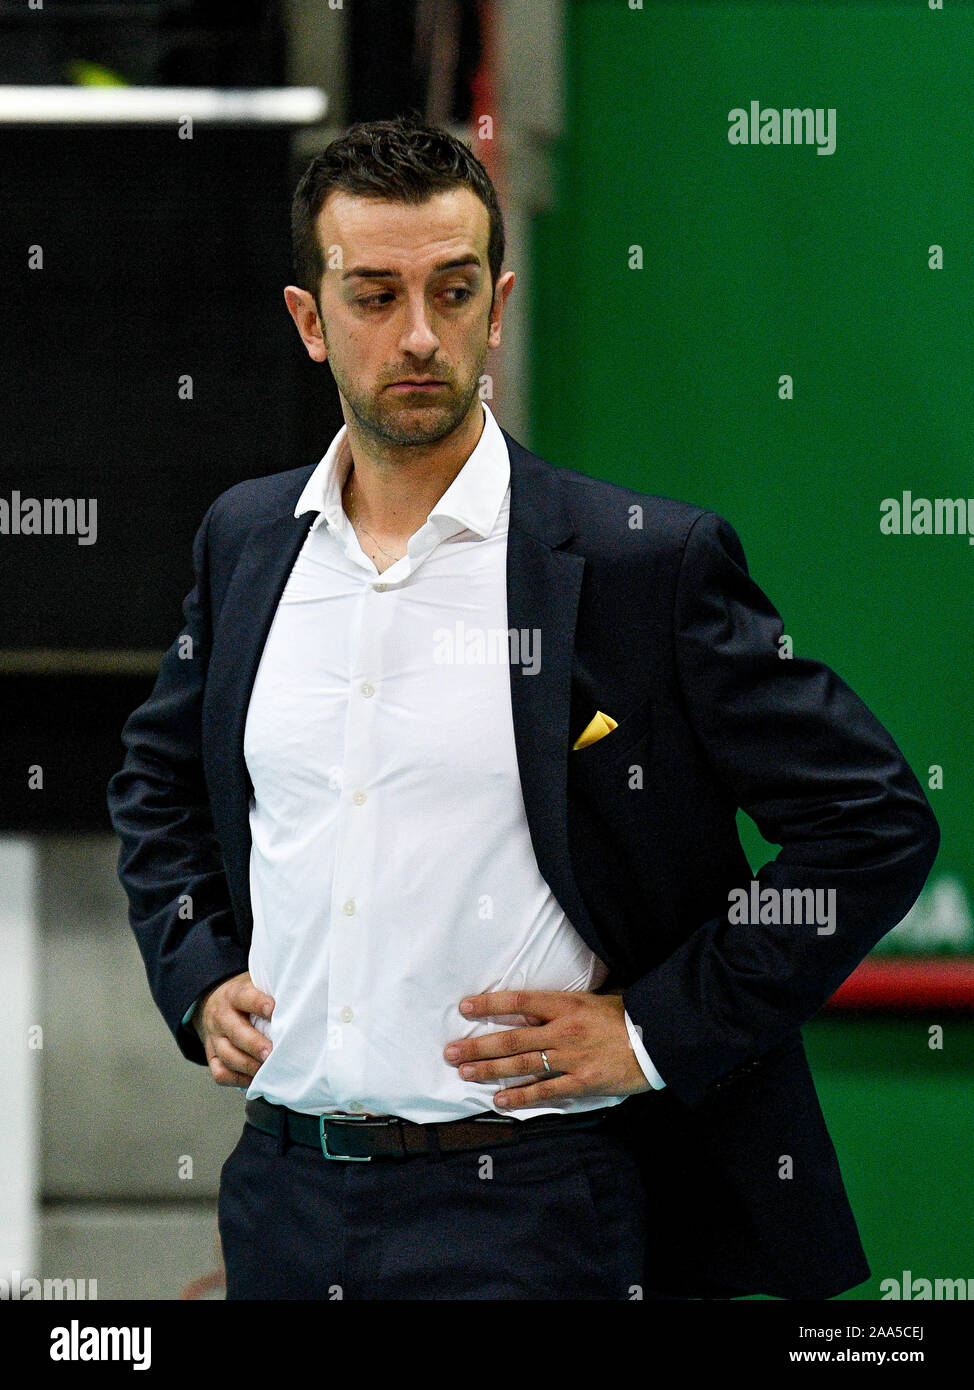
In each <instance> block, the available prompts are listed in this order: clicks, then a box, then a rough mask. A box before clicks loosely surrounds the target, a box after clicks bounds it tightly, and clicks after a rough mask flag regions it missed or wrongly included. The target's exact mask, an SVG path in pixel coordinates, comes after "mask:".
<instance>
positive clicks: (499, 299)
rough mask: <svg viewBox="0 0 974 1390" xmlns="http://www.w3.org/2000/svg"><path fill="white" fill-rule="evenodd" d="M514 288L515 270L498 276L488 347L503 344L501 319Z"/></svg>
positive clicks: (491, 311) (491, 309) (491, 308)
mask: <svg viewBox="0 0 974 1390" xmlns="http://www.w3.org/2000/svg"><path fill="white" fill-rule="evenodd" d="M513 288H514V271H513V270H509V271H507V272H506V274H504V275H501V276H499V277H498V280H497V284H496V285H495V286H494V298H493V300H492V302H491V306H490V334H489V336H488V338H487V346H488V347H492V348H496V347H500V345H501V319H502V317H503V314H504V305H505V304H506V303H507V296H508V295H509V294H510V292H511V290H512V289H513Z"/></svg>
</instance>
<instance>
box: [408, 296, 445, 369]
mask: <svg viewBox="0 0 974 1390" xmlns="http://www.w3.org/2000/svg"><path fill="white" fill-rule="evenodd" d="M407 312H408V314H409V321H408V323H407V325H406V328H405V330H404V332H403V335H402V338H401V340H400V346H401V347H402V349H403V351H405V352H409V353H411V354H412V355H413V356H414V357H431V356H432V355H433V353H434V352H435V351H436V350H437V348H438V347H439V345H440V340H439V338H438V337H437V336H436V334H435V333H434V332H433V329H432V326H431V324H430V321H429V311H428V309H427V306H426V304H425V303H424V304H419V305H415V306H412V305H411V306H410V307H409V309H408V311H407Z"/></svg>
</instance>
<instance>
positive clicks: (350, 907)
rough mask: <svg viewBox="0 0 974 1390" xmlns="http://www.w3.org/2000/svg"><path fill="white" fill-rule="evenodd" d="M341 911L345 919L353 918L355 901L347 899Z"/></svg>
mask: <svg viewBox="0 0 974 1390" xmlns="http://www.w3.org/2000/svg"><path fill="white" fill-rule="evenodd" d="M342 911H343V912H344V914H345V916H346V917H354V916H355V899H354V898H349V900H348V902H347V903H345V905H344V907H343V908H342Z"/></svg>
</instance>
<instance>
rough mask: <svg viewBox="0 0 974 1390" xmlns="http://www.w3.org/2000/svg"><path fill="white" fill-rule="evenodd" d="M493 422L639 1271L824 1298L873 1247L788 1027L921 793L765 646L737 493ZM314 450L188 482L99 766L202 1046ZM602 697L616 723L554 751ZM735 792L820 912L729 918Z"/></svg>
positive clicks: (545, 775)
mask: <svg viewBox="0 0 974 1390" xmlns="http://www.w3.org/2000/svg"><path fill="white" fill-rule="evenodd" d="M504 438H505V440H506V442H507V446H508V450H509V453H510V460H511V506H510V529H509V535H508V546H507V599H508V626H509V627H510V628H515V629H529V630H537V632H538V633H539V634H540V652H541V662H540V669H539V670H538V671H536V672H533V673H532V669H531V668H530V667H527V666H522V665H518V664H513V663H512V665H511V699H512V705H513V717H514V733H515V742H516V748H517V760H518V768H519V772H520V778H521V788H522V792H523V797H524V806H525V810H526V813H527V820H528V825H529V828H530V832H531V841H532V844H533V847H534V851H535V854H536V856H537V861H538V866H539V868H540V870H541V873H542V875H543V876H544V878H545V880H546V881H547V883H548V884H549V886H550V888H551V890H552V892H553V893H554V895H555V897H556V898H557V900H558V902H559V903H560V904H561V906H562V908H563V909H564V911H565V913H566V914H567V916H568V919H569V921H570V922H571V923H572V925H573V926H574V927H575V929H576V930H577V931H578V932H579V933H580V935H581V936H582V937H583V938H584V939H585V941H586V942H587V943H588V945H589V946H590V947H591V948H592V950H593V951H594V952H595V953H596V954H597V955H598V956H599V957H600V958H601V959H602V960H603V961H605V962H606V964H607V966H608V967H609V972H610V973H609V977H608V979H607V980H606V981H605V983H604V985H603V986H602V988H603V989H620V988H621V990H622V997H623V1002H624V1004H625V1007H626V1008H627V1010H628V1011H629V1014H630V1017H631V1018H632V1019H633V1021H634V1022H635V1023H636V1024H637V1025H639V1026H640V1027H641V1029H642V1036H643V1040H644V1042H645V1045H646V1047H647V1049H648V1051H649V1055H650V1057H651V1058H652V1060H653V1062H654V1063H655V1065H656V1066H657V1068H658V1069H659V1072H660V1074H661V1075H662V1077H663V1079H664V1080H665V1081H666V1083H667V1085H666V1089H665V1090H663V1091H659V1092H656V1091H653V1092H644V1093H640V1094H639V1095H635V1096H631V1097H629V1098H627V1099H626V1100H625V1101H624V1102H623V1103H622V1104H621V1105H620V1106H617V1107H615V1108H614V1109H613V1110H612V1111H611V1112H610V1116H609V1121H608V1123H609V1124H610V1126H612V1127H615V1128H616V1129H617V1130H618V1132H619V1133H620V1134H625V1136H626V1137H627V1139H628V1141H629V1142H630V1143H631V1144H633V1145H634V1146H635V1148H636V1151H637V1153H638V1155H639V1160H640V1164H641V1168H642V1171H643V1173H644V1176H645V1179H646V1182H647V1186H648V1190H649V1217H650V1219H649V1238H648V1241H647V1246H646V1280H647V1284H648V1286H649V1287H650V1288H652V1289H654V1290H656V1291H658V1292H661V1293H664V1294H668V1295H671V1296H676V1297H717V1298H720V1297H734V1296H739V1295H743V1294H750V1293H765V1294H771V1295H775V1296H778V1297H784V1298H827V1297H831V1296H832V1295H834V1294H836V1293H839V1292H841V1291H842V1290H844V1289H847V1288H850V1287H851V1286H853V1285H854V1284H857V1283H860V1282H861V1281H862V1280H864V1279H866V1278H867V1277H868V1276H869V1266H868V1264H867V1262H866V1259H865V1255H864V1253H863V1250H862V1246H861V1243H860V1239H859V1233H858V1230H857V1228H856V1224H855V1220H854V1218H853V1215H852V1212H851V1210H850V1207H849V1203H848V1200H847V1196H846V1193H845V1189H844V1187H843V1183H842V1178H841V1174H840V1171H839V1167H838V1163H837V1160H836V1156H835V1151H834V1149H833V1146H832V1143H831V1139H830V1137H829V1133H828V1130H827V1128H826V1125H825V1121H824V1119H823V1116H822V1112H821V1109H820V1106H819V1102H818V1098H817V1095H816V1092H815V1087H814V1083H813V1081H812V1078H811V1075H810V1072H809V1068H808V1064H807V1061H806V1058H805V1052H804V1048H803V1044H802V1037H801V1031H800V1027H801V1024H802V1023H803V1022H805V1021H806V1020H807V1019H810V1018H811V1017H812V1016H813V1015H814V1014H815V1013H816V1012H817V1011H818V1010H819V1009H820V1008H821V1007H822V1005H823V1004H824V1003H825V1001H826V1000H827V999H828V998H829V997H830V996H831V995H832V994H833V992H834V991H835V990H836V989H837V988H838V986H839V985H840V984H841V983H842V981H843V980H844V979H845V978H846V977H847V976H848V975H849V974H850V973H851V972H852V970H853V969H854V968H855V967H856V965H858V963H859V962H860V961H861V960H862V958H863V957H864V956H865V955H866V954H867V952H868V951H869V950H870V949H871V948H872V946H873V945H874V944H875V943H876V942H877V941H878V940H879V939H880V937H882V936H883V935H884V933H886V932H887V931H889V930H890V928H891V927H893V926H894V925H895V924H896V923H897V922H898V921H899V920H900V919H901V918H902V917H903V916H905V914H906V912H907V911H908V910H909V908H910V907H911V906H912V905H913V903H914V902H915V900H916V898H917V897H918V895H919V893H920V890H921V888H922V886H923V884H924V881H925V879H926V877H927V874H928V873H929V870H930V867H931V865H932V863H933V861H934V858H935V856H936V852H937V848H938V844H939V838H940V837H939V830H938V827H937V823H936V820H935V819H934V816H933V813H932V811H931V809H930V806H929V803H928V802H927V799H926V797H925V795H924V793H923V791H922V789H921V787H920V785H919V783H918V781H917V779H916V778H915V776H914V775H913V773H912V772H911V770H910V768H909V766H908V765H907V763H906V761H905V759H904V757H903V755H902V753H901V752H900V750H899V748H898V747H897V746H896V744H895V743H894V742H893V740H892V738H891V737H890V735H889V734H888V733H887V732H886V730H885V729H884V728H883V727H882V726H881V725H880V724H879V722H878V721H877V720H876V719H875V718H874V717H873V715H872V714H871V713H870V711H869V710H868V709H867V708H866V707H865V705H864V704H863V703H862V702H861V701H860V700H859V698H858V697H857V696H856V695H855V694H854V693H853V691H852V690H850V688H849V687H848V686H847V685H846V684H845V683H844V682H843V681H842V680H840V679H839V677H838V676H837V675H835V673H834V672H833V671H831V670H830V669H829V668H828V667H827V666H825V665H823V664H821V663H820V662H817V661H812V660H809V659H807V658H804V657H798V656H795V657H792V658H790V659H788V658H786V657H783V655H782V648H781V645H780V644H779V638H780V637H781V636H782V633H783V625H782V621H781V618H780V617H779V615H778V613H777V611H776V610H775V608H774V607H773V605H772V604H771V602H770V601H769V600H768V598H767V597H766V596H765V595H764V593H763V592H762V591H761V589H759V588H758V586H757V585H756V584H755V583H754V582H753V580H752V579H751V578H750V577H749V574H748V570H747V563H746V561H745V558H744V553H743V550H742V548H741V544H740V541H739V540H738V537H737V535H736V533H735V532H734V530H733V528H732V527H731V526H730V525H729V524H728V523H727V521H725V520H724V519H723V518H722V517H720V516H718V515H717V514H716V513H714V512H711V511H707V510H705V509H703V508H700V507H694V506H690V505H688V504H686V503H683V502H678V501H674V500H671V499H669V498H663V497H654V496H648V495H646V494H642V493H638V492H635V491H632V490H629V489H626V488H622V487H619V486H617V485H615V484H612V483H607V482H603V481H599V480H597V479H594V478H590V477H587V476H586V475H584V474H582V473H579V472H576V471H574V470H571V469H567V468H556V467H553V466H551V465H550V464H548V463H546V462H544V461H543V460H542V459H540V458H538V457H537V456H536V455H534V454H532V453H530V452H529V451H528V450H526V449H524V448H522V446H521V445H519V444H518V443H517V442H516V441H515V440H514V439H512V438H511V436H510V435H509V434H508V433H507V432H506V431H504ZM312 471H313V470H312V468H311V467H306V468H300V469H296V470H293V471H291V472H287V473H280V474H275V475H273V476H271V477H266V478H257V479H253V480H250V481H247V482H243V483H240V484H238V485H237V486H235V487H233V488H231V489H230V490H229V491H228V492H225V493H223V494H222V496H220V497H219V498H217V500H216V502H214V503H213V505H212V506H211V507H210V509H209V511H208V512H207V514H206V516H205V518H204V520H203V522H202V524H201V526H200V529H199V531H198V533H197V536H196V541H195V545H194V562H195V572H196V585H195V587H194V589H193V590H192V592H191V593H190V594H189V596H188V597H187V599H186V601H185V604H184V614H185V625H184V627H183V630H182V633H181V638H182V639H183V640H180V639H177V641H176V642H174V644H173V646H172V647H171V648H170V650H169V651H168V652H167V653H166V655H165V658H164V659H163V662H162V667H161V670H160V673H159V677H158V680H157V681H156V684H155V688H154V689H153V692H152V694H151V696H150V697H149V699H148V700H147V701H146V702H145V704H143V705H142V706H141V707H140V708H139V709H137V710H136V711H135V713H134V714H133V715H132V716H131V717H130V718H129V720H128V721H127V723H126V725H125V728H124V731H123V735H122V737H123V742H124V744H125V747H126V750H127V752H126V757H125V762H124V766H123V767H122V769H121V771H119V772H118V773H117V774H116V775H115V777H114V778H113V779H112V782H111V785H110V788H109V809H110V812H111V816H112V821H113V824H114V826H115V829H116V831H117V833H118V835H119V836H120V838H121V842H122V849H121V855H120V859H119V875H120V877H121V880H122V882H123V884H124V886H125V889H126V891H127V893H128V896H129V901H130V920H131V923H132V927H133V929H134V932H135V935H136V938H137V940H138V943H139V946H140V948H141V951H142V954H143V957H144V959H145V964H146V969H147V972H148V978H149V984H150V987H151V990H152V994H153V997H154V999H155V1001H156V1003H157V1004H158V1006H159V1008H160V1010H161V1012H162V1014H163V1016H164V1018H165V1020H166V1022H167V1024H168V1026H169V1028H170V1030H171V1031H172V1033H173V1034H174V1036H175V1039H176V1041H177V1043H178V1045H179V1047H180V1049H181V1051H182V1053H183V1055H184V1056H186V1057H187V1058H188V1059H190V1060H191V1061H194V1062H198V1063H201V1064H205V1061H206V1059H205V1054H204V1051H203V1048H202V1045H201V1043H200V1041H199V1038H198V1037H197V1035H196V1033H195V1031H194V1030H193V1029H191V1028H184V1027H183V1026H182V1024H181V1019H182V1017H183V1015H184V1014H185V1013H186V1011H187V1009H188V1008H189V1007H190V1005H191V1004H192V1003H193V1001H194V1000H195V999H196V998H197V997H198V996H199V995H200V994H201V993H202V992H203V991H204V990H206V989H208V988H209V987H211V986H213V985H215V984H217V983H219V982H220V981H221V980H223V979H226V978H227V977H228V976H230V975H234V974H237V973H239V972H240V971H243V970H246V969H247V965H248V948H249V944H250V938H251V932H252V928H253V918H252V914H251V904H250V890H249V858H250V848H251V840H250V827H249V800H250V796H251V793H252V787H251V783H250V780H249V776H248V772H247V767H246V764H245V761H244V754H243V736H244V721H245V717H246V712H247V706H248V701H249V698H250V692H251V688H252V685H253V681H254V678H255V675H256V671H257V666H258V662H259V660H260V655H261V651H262V648H263V645H264V642H265V640H266V637H267V633H268V630H269V627H270V624H271V620H272V618H273V616H274V612H275V609H276V606H277V602H278V599H279V598H280V595H281V592H282V590H283V588H284V584H285V582H286V580H287V577H288V574H289V572H290V570H291V567H292V565H293V563H294V560H295V558H296V556H297V554H298V551H299V550H300V548H301V545H302V543H303V541H304V538H305V536H306V535H307V532H308V528H309V525H310V523H311V520H312V519H313V517H312V515H311V514H306V515H304V516H302V517H300V518H297V519H296V518H295V516H294V507H295V504H296V502H297V498H298V496H299V494H300V492H301V490H302V488H303V486H304V484H305V482H306V481H307V479H308V477H309V476H310V474H311V472H312ZM186 638H189V639H191V641H190V642H187V641H186V640H185V639H186ZM596 710H602V711H603V712H605V713H607V714H609V715H611V716H612V718H614V719H615V720H616V721H617V727H616V728H615V729H613V730H612V732H611V733H609V734H607V735H606V736H605V737H603V738H602V739H600V740H598V741H597V742H596V743H594V744H590V745H589V746H588V747H585V748H583V749H579V750H573V749H572V744H573V743H574V742H575V740H576V738H577V737H578V735H579V734H580V733H581V731H582V729H584V728H585V726H586V725H587V724H588V723H589V721H590V720H591V718H592V716H593V715H594V714H595V712H596ZM739 807H743V808H744V810H745V811H746V812H747V813H748V814H749V815H750V816H751V817H753V819H754V821H755V822H756V823H757V825H758V827H759V829H760V830H761V832H762V834H763V835H764V837H765V838H766V839H767V840H769V841H771V842H772V843H774V844H777V845H780V846H781V847H782V848H781V851H780V853H779V854H778V855H777V857H776V858H775V859H774V860H773V861H771V862H769V863H768V864H766V865H764V867H763V868H762V869H761V870H760V872H759V874H758V875H757V878H758V879H759V881H760V883H761V885H762V887H772V888H776V889H786V888H796V889H808V888H812V889H819V888H821V889H826V890H828V889H835V890H836V893H837V900H836V901H837V913H838V922H837V927H836V930H835V931H834V932H833V933H831V934H825V933H820V932H819V931H818V930H817V929H816V927H815V926H814V925H791V926H786V925H773V924H769V925H761V924H759V923H751V924H749V925H744V924H741V923H736V924H735V923H733V922H732V921H731V920H729V914H728V901H729V900H728V894H729V892H730V890H731V889H732V888H735V887H736V888H741V887H745V888H746V887H747V886H748V885H749V883H750V881H751V879H752V873H751V870H750V866H749V864H748V862H747V859H746V858H745V855H744V853H743V850H742V848H741V844H740V841H739V838H738V834H737V823H736V813H737V810H738V808H739ZM185 895H188V896H189V898H190V899H191V900H192V917H191V920H187V918H188V916H189V914H188V912H187V910H186V901H187V899H186V897H185ZM789 1160H790V1167H789Z"/></svg>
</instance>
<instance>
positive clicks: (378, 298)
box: [355, 285, 473, 309]
mask: <svg viewBox="0 0 974 1390" xmlns="http://www.w3.org/2000/svg"><path fill="white" fill-rule="evenodd" d="M444 293H445V294H452V295H460V298H459V299H454V301H453V303H454V304H466V302H467V300H468V299H471V298H472V297H473V290H471V289H470V288H469V286H468V285H454V286H452V288H450V289H448V290H445V291H444ZM392 298H393V296H392V295H391V294H389V293H388V292H387V291H385V292H383V293H382V294H368V295H363V296H362V297H361V298H360V299H356V301H355V303H356V304H362V305H364V306H365V307H366V308H369V309H372V308H380V307H381V306H382V305H383V304H388V302H389V300H390V299H392Z"/></svg>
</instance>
